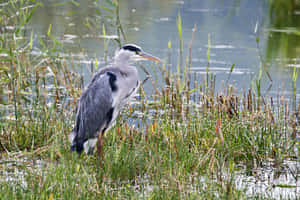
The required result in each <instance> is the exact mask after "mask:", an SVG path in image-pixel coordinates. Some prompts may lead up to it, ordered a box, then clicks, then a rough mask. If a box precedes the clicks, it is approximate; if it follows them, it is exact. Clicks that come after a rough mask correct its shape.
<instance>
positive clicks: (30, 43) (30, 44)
mask: <svg viewBox="0 0 300 200" xmlns="http://www.w3.org/2000/svg"><path fill="white" fill-rule="evenodd" d="M32 36H33V31H31V34H30V42H29V46H30V49H32Z"/></svg>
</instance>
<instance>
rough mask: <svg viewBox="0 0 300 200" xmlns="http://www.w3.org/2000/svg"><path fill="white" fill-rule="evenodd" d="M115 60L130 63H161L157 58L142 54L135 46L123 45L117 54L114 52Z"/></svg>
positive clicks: (139, 48) (140, 49)
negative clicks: (151, 61)
mask: <svg viewBox="0 0 300 200" xmlns="http://www.w3.org/2000/svg"><path fill="white" fill-rule="evenodd" d="M115 60H116V61H117V62H130V61H137V60H153V61H157V62H161V60H160V59H159V58H156V57H155V56H152V55H151V54H149V53H146V52H144V51H143V50H142V48H141V47H139V46H137V45H135V44H126V45H124V46H123V47H122V48H121V49H120V50H119V51H118V52H116V55H115Z"/></svg>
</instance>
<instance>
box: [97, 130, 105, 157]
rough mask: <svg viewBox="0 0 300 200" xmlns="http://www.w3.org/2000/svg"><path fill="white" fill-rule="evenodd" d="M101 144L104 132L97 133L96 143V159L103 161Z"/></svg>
mask: <svg viewBox="0 0 300 200" xmlns="http://www.w3.org/2000/svg"><path fill="white" fill-rule="evenodd" d="M103 144H104V132H102V133H99V136H98V141H97V154H98V157H99V158H101V159H103V150H102V147H103Z"/></svg>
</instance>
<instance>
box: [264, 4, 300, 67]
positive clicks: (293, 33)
mask: <svg viewBox="0 0 300 200" xmlns="http://www.w3.org/2000/svg"><path fill="white" fill-rule="evenodd" d="M299 12H300V3H297V1H273V2H272V3H270V8H269V21H270V22H269V26H268V28H267V29H266V34H267V36H266V49H265V50H266V59H267V61H268V62H270V63H275V65H276V66H277V67H282V66H288V67H294V66H296V67H298V66H299V63H300V56H299V55H300V29H299V27H300V13H299Z"/></svg>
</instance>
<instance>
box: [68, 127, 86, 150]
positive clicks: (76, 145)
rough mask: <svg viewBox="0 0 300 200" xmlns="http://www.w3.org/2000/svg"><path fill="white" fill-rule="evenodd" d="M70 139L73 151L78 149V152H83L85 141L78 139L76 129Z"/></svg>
mask: <svg viewBox="0 0 300 200" xmlns="http://www.w3.org/2000/svg"><path fill="white" fill-rule="evenodd" d="M69 140H70V143H71V152H73V151H77V153H78V154H81V152H82V151H83V143H82V142H79V141H78V140H77V137H76V132H75V131H74V130H73V131H72V132H71V133H70V135H69Z"/></svg>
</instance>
